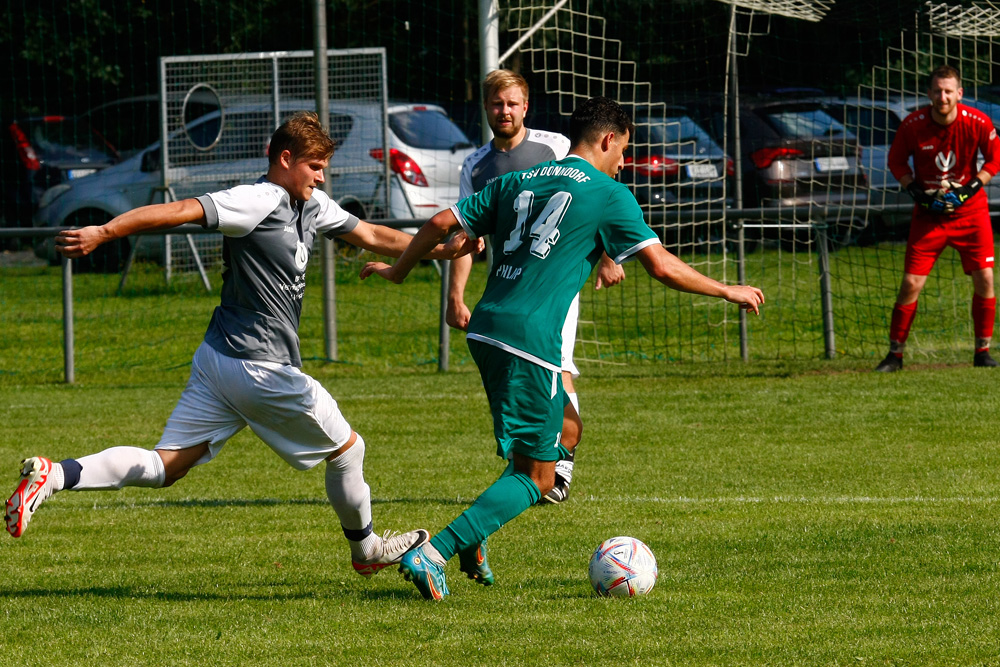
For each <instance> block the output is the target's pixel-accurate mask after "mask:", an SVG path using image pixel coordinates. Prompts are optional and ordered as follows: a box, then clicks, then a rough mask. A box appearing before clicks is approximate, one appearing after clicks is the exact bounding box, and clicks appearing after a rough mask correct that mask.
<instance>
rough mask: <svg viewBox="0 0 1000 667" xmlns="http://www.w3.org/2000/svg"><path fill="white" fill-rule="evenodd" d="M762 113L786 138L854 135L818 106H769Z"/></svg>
mask: <svg viewBox="0 0 1000 667" xmlns="http://www.w3.org/2000/svg"><path fill="white" fill-rule="evenodd" d="M760 115H761V116H762V117H763V118H764V120H766V121H767V123H768V124H769V125H770V126H771V127H773V128H774V129H775V130H776V131H777V132H778V134H780V135H781V136H782V137H784V138H786V139H813V138H816V137H852V138H853V136H854V135H853V134H851V133H850V132H848V130H847V128H845V127H844V126H843V125H842V124H841V123H840V122H839V121H838V120H837V119H836V118H834V117H833V116H831V115H830V114H828V113H826V112H825V111H823V110H822V109H820V108H818V107H779V108H767V109H763V110H761V111H760Z"/></svg>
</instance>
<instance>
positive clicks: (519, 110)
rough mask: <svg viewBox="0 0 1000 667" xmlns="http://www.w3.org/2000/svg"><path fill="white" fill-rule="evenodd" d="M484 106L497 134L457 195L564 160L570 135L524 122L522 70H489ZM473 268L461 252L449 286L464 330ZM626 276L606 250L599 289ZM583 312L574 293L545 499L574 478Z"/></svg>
mask: <svg viewBox="0 0 1000 667" xmlns="http://www.w3.org/2000/svg"><path fill="white" fill-rule="evenodd" d="M482 93H483V107H484V108H485V109H486V120H487V123H488V124H489V126H490V129H491V130H492V131H493V140H492V141H490V142H489V143H487V144H485V145H483V146H482V147H481V148H480V149H479V150H477V151H476V152H474V153H472V154H471V155H469V156H468V157H467V158H465V162H464V163H463V164H462V175H461V181H460V183H461V185H460V189H459V196H460V197H461V198H462V199H464V198H466V197H469V196H471V195H473V194H475V193H477V192H479V191H480V190H482V189H483V188H484V187H486V186H487V185H489V184H490V183H492V182H493V181H495V180H496V179H498V178H500V177H501V176H503V175H504V174H509V173H510V172H512V171H522V170H524V169H528V168H530V167H534V166H535V165H536V164H539V163H542V162H548V161H549V160H561V159H562V158H564V157H566V154H567V153H568V152H569V139H567V138H566V137H565V136H563V135H561V134H557V133H554V132H542V131H540V130H530V129H528V128H527V127H525V126H524V116H525V114H526V113H527V111H528V96H529V90H528V82H527V81H526V80H525V79H524V77H523V76H521V75H520V74H518V73H516V72H512V71H510V70H506V69H498V70H494V71H492V72H490V73H489V74H487V75H486V78H485V79H484V80H483V86H482ZM471 270H472V257H471V256H465V257H461V258H459V259H457V260H455V261H454V262H452V270H451V280H450V282H449V291H448V311H447V320H448V324H450V325H451V326H453V327H455V328H457V329H461V330H463V331H465V330H467V329H468V325H469V317H470V314H471V313H470V311H469V308H468V306H466V305H465V286H466V284H467V282H468V279H469V273H470V272H471ZM624 277H625V272H624V271H623V270H622V268H621V267H620V266H618V265H617V264H615V263H614V262H613V261H611V259H610V258H609V257H608V256H607V255H604V256H603V257H602V258H601V262H600V265H599V267H598V272H597V282H596V287H597V289H601V288H602V287H604V286H611V285H615V284H617V283H619V282H621V280H622V279H623V278H624ZM579 317H580V297H579V295H577V297H576V298H575V299H573V303H572V305H571V306H570V309H569V311H568V312H567V314H566V321H565V322H564V323H563V330H562V339H563V347H562V369H563V385H564V386H565V387H566V394H567V396H568V398H569V402H570V404H569V405H567V406H566V411H565V418H564V422H563V430H562V437H563V439H564V440H565V441H566V442H567V443H568V444H567V446H568V447H569V449H570V451H571V452H572V453H571V454H570V456H569V457H568V458H567V459H565V460H563V461H560V462H559V463H558V466H557V468H556V484H555V486H553V487H552V490H551V491H549V492H548V493H547V494H545V496H543V497H542V499H541V501H540V502H542V503H553V504H555V503H561V502H563V501H564V500H566V499H567V498H568V497H569V487H570V483H571V482H572V480H573V466H574V459H575V452H576V449H575V446H576V444H577V443H578V442H579V440H580V437H581V435H582V432H583V423H582V421H581V420H580V402H579V399H578V398H577V394H576V388H575V387H574V386H573V378H575V377H579V375H580V371H579V369H578V368H577V366H576V363H575V362H574V361H573V348H574V347H576V327H577V321H578V320H579Z"/></svg>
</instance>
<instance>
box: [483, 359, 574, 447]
mask: <svg viewBox="0 0 1000 667" xmlns="http://www.w3.org/2000/svg"><path fill="white" fill-rule="evenodd" d="M469 350H470V351H471V352H472V358H473V359H474V360H475V361H476V366H478V367H479V375H480V376H481V377H482V378H483V387H484V388H485V389H486V398H487V400H489V402H490V412H491V413H492V415H493V435H494V436H495V437H496V439H497V456H499V457H500V458H502V459H507V458H509V457H510V454H511V452H516V453H518V454H521V455H523V456H528V457H531V458H533V459H535V460H537V461H558V460H559V459H560V458H561V456H562V455H561V453H560V449H559V442H560V438H561V437H562V424H563V408H564V406H565V405H566V404H567V403H568V402H569V397H568V396H567V395H566V392H565V391H564V390H563V384H562V373H560V372H558V371H550V370H548V369H547V368H543V367H542V366H539V365H538V364H534V363H532V362H530V361H528V360H526V359H522V358H521V357H519V356H517V355H515V354H511V353H510V352H507V351H505V350H502V349H500V348H499V347H496V346H494V345H489V344H487V343H481V342H479V341H475V340H470V341H469Z"/></svg>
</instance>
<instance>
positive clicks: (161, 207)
mask: <svg viewBox="0 0 1000 667" xmlns="http://www.w3.org/2000/svg"><path fill="white" fill-rule="evenodd" d="M189 222H194V223H197V224H199V225H201V226H202V227H204V226H205V209H203V208H202V207H201V204H200V203H199V202H198V200H196V199H182V200H181V201H172V202H168V203H166V204H151V205H149V206H141V207H139V208H134V209H132V210H131V211H126V212H125V213H122V214H121V215H119V216H117V217H116V218H113V219H111V220H109V221H108V222H106V223H105V224H103V225H100V226H93V227H80V228H79V229H70V230H68V231H65V232H61V233H60V234H59V235H58V236H56V250H58V251H59V252H61V253H62V254H63V255H65V256H66V257H69V258H71V259H76V258H79V257H84V256H86V255H89V254H90V253H92V252H94V250H96V249H97V246H99V245H101V244H102V243H107V242H109V241H114V240H115V239H121V238H125V237H126V236H129V235H130V234H136V233H138V232H150V231H156V230H160V229H171V228H173V227H179V226H180V225H183V224H185V223H189Z"/></svg>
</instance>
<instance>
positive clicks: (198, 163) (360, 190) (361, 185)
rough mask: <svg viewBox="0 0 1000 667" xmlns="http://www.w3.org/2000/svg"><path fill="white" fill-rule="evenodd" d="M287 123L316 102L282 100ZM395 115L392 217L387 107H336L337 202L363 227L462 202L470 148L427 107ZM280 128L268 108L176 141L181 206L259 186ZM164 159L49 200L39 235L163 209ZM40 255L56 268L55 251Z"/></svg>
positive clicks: (111, 259) (147, 252)
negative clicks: (462, 174) (156, 206)
mask: <svg viewBox="0 0 1000 667" xmlns="http://www.w3.org/2000/svg"><path fill="white" fill-rule="evenodd" d="M280 108H281V113H282V118H281V120H284V119H285V117H287V116H289V115H291V114H292V113H294V112H295V111H299V110H311V109H314V108H315V103H314V102H313V101H311V100H282V102H281V107H280ZM388 113H389V154H390V155H389V164H390V167H391V172H392V177H391V179H390V180H391V187H390V190H389V192H390V207H389V209H386V207H385V175H384V170H383V169H382V168H380V163H381V161H382V159H383V157H384V156H383V151H382V149H383V123H382V116H381V106H380V105H377V104H374V103H365V102H350V103H348V102H339V101H331V103H330V134H331V136H332V137H333V138H334V139H335V140H336V142H337V151H336V153H335V154H334V156H333V159H332V160H331V163H330V167H331V172H332V173H331V178H330V182H331V186H332V190H333V196H334V199H336V200H337V201H338V202H339V203H340V204H341V206H343V207H344V208H345V209H346V210H348V211H350V212H351V213H354V214H355V215H358V216H359V217H363V218H367V219H372V218H381V217H394V218H410V217H420V218H424V217H429V216H430V215H432V214H433V213H435V212H437V211H438V210H440V209H442V208H446V207H447V206H449V205H451V204H452V203H454V202H455V201H456V200H457V199H458V188H459V170H460V168H461V164H462V161H463V160H464V159H465V156H466V155H468V154H469V153H470V152H471V151H472V144H471V143H470V142H469V141H468V139H467V138H466V137H465V135H464V134H462V132H461V130H459V129H458V128H457V127H456V126H454V124H452V123H451V122H450V121H449V119H448V117H447V116H446V115H445V114H444V110H443V109H442V108H441V107H438V106H436V105H429V104H393V105H392V106H390V107H389V108H388ZM274 127H275V122H274V119H273V112H272V107H271V105H270V104H269V103H254V104H235V105H231V106H228V107H226V108H224V109H222V110H220V111H215V112H212V113H209V114H206V115H204V116H202V117H200V118H198V119H196V120H194V121H193V122H191V123H189V124H188V125H187V126H185V127H184V128H183V129H182V130H177V131H175V132H174V133H173V134H172V135H171V137H170V139H169V141H170V143H169V144H168V147H169V150H170V155H171V164H170V166H169V167H168V173H167V176H168V182H169V184H170V187H171V191H172V193H171V194H172V196H173V197H174V198H177V199H182V198H185V197H191V196H196V195H199V194H203V193H204V192H211V191H214V190H219V189H224V188H227V187H232V186H234V185H237V184H240V183H247V182H252V181H253V180H255V179H256V178H258V177H259V176H260V175H261V174H263V173H264V172H266V171H267V158H266V150H267V143H268V141H269V140H270V136H271V133H272V132H273V130H274ZM161 162H162V152H161V146H160V143H159V142H158V141H157V142H155V143H153V144H152V145H150V146H148V147H147V148H146V149H145V150H143V151H140V152H139V153H137V154H136V155H134V156H132V157H131V158H129V159H127V160H125V161H123V162H121V163H120V164H117V165H115V166H113V167H110V168H108V169H105V170H104V171H102V172H100V173H97V174H93V175H91V176H88V177H85V178H82V179H80V180H78V181H74V182H72V183H66V184H62V185H58V186H56V187H54V188H51V189H50V190H48V191H47V192H46V193H45V194H44V196H43V197H42V201H41V202H40V205H39V208H38V211H37V213H36V215H35V224H36V226H41V227H58V226H82V225H93V224H103V223H104V222H106V221H108V220H110V219H111V218H113V217H114V216H116V215H119V214H121V213H123V212H125V211H128V210H130V209H133V208H136V207H138V206H143V205H145V204H149V203H153V202H157V201H162V193H161V189H162V187H161V186H162V183H163V174H162V172H161V168H162V167H161ZM129 248H130V242H129V240H128V239H123V240H122V241H121V242H119V244H118V245H117V246H116V247H112V248H102V250H103V254H102V256H101V257H98V258H95V262H96V263H97V264H98V265H99V267H100V268H103V269H114V268H116V267H117V266H119V265H120V264H121V262H122V261H123V260H124V258H125V257H127V254H128V250H129ZM140 251H141V252H140V254H139V257H142V258H146V259H154V260H155V259H159V258H160V255H161V254H162V248H161V247H160V244H155V243H143V244H142V245H140ZM36 252H37V253H38V254H39V255H40V256H42V257H46V258H48V259H50V261H55V259H56V255H55V252H54V248H53V246H52V243H51V241H47V242H44V243H42V244H40V245H39V246H38V247H36Z"/></svg>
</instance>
